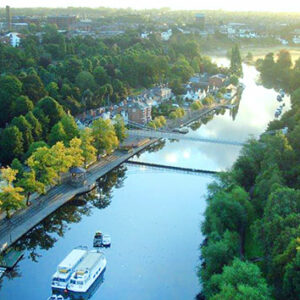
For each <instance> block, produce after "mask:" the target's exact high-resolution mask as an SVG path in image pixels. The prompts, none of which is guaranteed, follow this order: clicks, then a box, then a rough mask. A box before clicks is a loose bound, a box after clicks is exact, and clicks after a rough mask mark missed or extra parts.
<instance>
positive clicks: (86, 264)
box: [76, 251, 103, 271]
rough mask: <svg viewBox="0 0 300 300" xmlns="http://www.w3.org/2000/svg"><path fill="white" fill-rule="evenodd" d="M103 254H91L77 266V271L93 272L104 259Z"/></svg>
mask: <svg viewBox="0 0 300 300" xmlns="http://www.w3.org/2000/svg"><path fill="white" fill-rule="evenodd" d="M102 256H103V253H101V252H96V251H95V252H94V251H93V252H92V251H91V252H89V253H88V254H87V256H86V257H85V258H84V259H83V261H82V262H81V263H80V264H79V265H78V266H77V268H76V271H85V270H91V269H93V267H94V266H95V265H96V264H97V263H98V262H99V260H100V259H101V258H102Z"/></svg>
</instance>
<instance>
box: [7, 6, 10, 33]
mask: <svg viewBox="0 0 300 300" xmlns="http://www.w3.org/2000/svg"><path fill="white" fill-rule="evenodd" d="M6 27H7V30H9V31H10V30H11V14H10V7H9V6H8V5H7V6H6Z"/></svg>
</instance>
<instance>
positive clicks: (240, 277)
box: [207, 259, 271, 300]
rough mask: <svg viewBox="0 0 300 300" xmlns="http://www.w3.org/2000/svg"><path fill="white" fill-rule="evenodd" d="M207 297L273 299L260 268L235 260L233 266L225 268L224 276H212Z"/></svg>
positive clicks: (228, 299) (215, 298)
mask: <svg viewBox="0 0 300 300" xmlns="http://www.w3.org/2000/svg"><path fill="white" fill-rule="evenodd" d="M207 296H208V297H209V299H212V300H221V299H223V300H231V299H237V300H242V299H253V300H254V299H255V300H269V299H271V296H270V290H269V288H268V286H267V284H266V281H265V279H264V278H263V277H262V274H261V272H260V270H259V268H258V267H257V266H256V265H254V264H252V263H249V262H243V261H241V260H239V259H235V260H234V261H233V264H232V265H231V266H225V267H224V268H223V273H222V274H218V275H213V276H212V278H211V283H210V291H209V292H208V293H207Z"/></svg>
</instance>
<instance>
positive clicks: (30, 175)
mask: <svg viewBox="0 0 300 300" xmlns="http://www.w3.org/2000/svg"><path fill="white" fill-rule="evenodd" d="M17 185H18V186H19V187H21V188H22V189H23V192H24V193H25V194H26V205H27V206H28V205H30V201H29V200H30V196H31V195H32V194H33V193H35V192H37V193H39V194H44V193H45V192H46V187H45V184H43V183H42V182H39V181H38V180H37V179H36V174H35V171H34V170H31V171H30V172H25V173H24V175H23V178H21V179H20V180H19V181H18V182H17Z"/></svg>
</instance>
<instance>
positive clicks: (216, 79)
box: [208, 74, 226, 88]
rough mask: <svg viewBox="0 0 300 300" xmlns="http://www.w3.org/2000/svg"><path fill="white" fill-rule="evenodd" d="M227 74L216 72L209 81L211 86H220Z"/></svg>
mask: <svg viewBox="0 0 300 300" xmlns="http://www.w3.org/2000/svg"><path fill="white" fill-rule="evenodd" d="M225 79H226V76H225V75H224V74H216V75H213V76H211V77H209V79H208V83H209V85H210V86H213V87H217V88H220V87H222V86H223V85H224V82H225Z"/></svg>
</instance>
